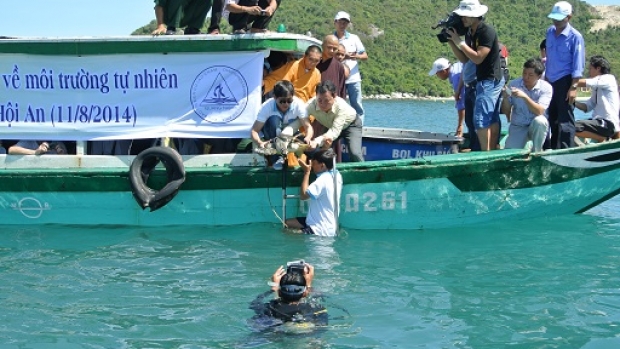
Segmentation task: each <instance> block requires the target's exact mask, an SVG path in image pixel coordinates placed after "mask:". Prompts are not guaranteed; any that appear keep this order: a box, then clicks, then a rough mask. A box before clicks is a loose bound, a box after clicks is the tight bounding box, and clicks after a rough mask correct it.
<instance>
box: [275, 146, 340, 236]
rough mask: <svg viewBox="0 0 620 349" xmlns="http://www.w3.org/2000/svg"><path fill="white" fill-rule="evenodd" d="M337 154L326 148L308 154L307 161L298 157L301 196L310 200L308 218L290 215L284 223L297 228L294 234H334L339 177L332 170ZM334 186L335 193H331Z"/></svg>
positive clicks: (338, 198)
mask: <svg viewBox="0 0 620 349" xmlns="http://www.w3.org/2000/svg"><path fill="white" fill-rule="evenodd" d="M335 157H336V153H334V151H333V149H331V148H328V149H325V150H319V151H317V152H315V153H313V154H312V155H311V156H310V157H309V163H305V162H304V161H303V160H301V159H299V160H298V161H299V165H300V166H301V168H302V169H303V171H304V178H303V180H302V182H301V187H300V197H301V199H302V200H308V199H309V200H310V203H309V204H308V215H307V217H297V218H290V219H287V220H286V222H285V223H286V226H287V227H288V228H290V229H296V230H297V231H296V232H297V233H302V234H309V235H319V236H335V235H336V233H337V230H338V226H337V225H338V219H337V216H338V214H339V209H338V206H339V204H340V193H341V191H342V176H341V175H340V173H339V172H338V171H336V170H335V169H334V162H335V161H334V159H335ZM311 172H314V173H315V174H316V180H315V181H314V182H312V184H310V173H311ZM334 187H336V188H337V193H335V192H334Z"/></svg>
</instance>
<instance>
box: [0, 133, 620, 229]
mask: <svg viewBox="0 0 620 349" xmlns="http://www.w3.org/2000/svg"><path fill="white" fill-rule="evenodd" d="M619 148H620V143H618V142H609V143H605V144H601V145H593V146H587V147H583V148H577V149H571V150H562V151H554V152H548V153H542V154H530V153H529V152H527V151H518V150H503V151H496V152H491V153H468V154H453V155H442V156H432V157H427V158H422V159H413V160H396V161H378V162H367V163H357V164H354V163H346V164H341V165H339V171H340V172H341V173H342V175H343V179H344V183H345V185H344V188H343V193H342V201H341V205H340V210H341V216H340V224H341V226H342V227H343V228H345V229H346V228H351V229H380V230H398V229H434V228H446V227H457V226H463V225H475V224H484V223H485V222H489V221H496V220H498V219H528V218H532V217H540V216H546V217H554V216H559V215H566V214H572V213H578V212H582V211H584V210H586V209H588V208H590V207H592V206H594V205H596V204H598V203H600V202H602V201H604V200H606V199H609V198H610V197H612V196H613V195H615V194H617V193H618V192H619V191H620V149H619ZM23 158H31V157H23ZM32 158H34V159H32V160H35V161H36V160H42V161H44V162H45V161H50V164H51V163H55V164H57V165H58V166H57V167H52V168H48V169H40V168H39V169H33V168H19V167H20V166H23V164H25V163H30V162H29V161H26V159H23V164H22V165H20V164H19V161H17V162H15V161H10V160H9V159H7V158H6V157H4V161H5V162H4V167H5V169H4V171H2V173H1V174H0V178H1V180H0V219H2V221H3V222H4V224H19V225H27V224H74V225H136V226H161V225H204V226H220V225H238V224H249V223H276V224H277V223H279V222H280V220H279V218H278V216H280V218H281V217H282V216H283V214H282V212H283V199H282V198H283V189H282V183H283V176H282V172H280V171H275V170H273V169H268V168H265V167H264V165H263V163H260V161H261V160H260V158H258V157H256V156H254V155H235V156H233V159H232V160H231V159H226V158H224V157H222V158H220V161H222V162H223V163H228V164H232V166H228V167H227V166H223V165H219V164H217V161H214V160H213V157H211V156H198V157H194V158H191V159H186V169H187V180H186V182H185V183H184V184H183V186H182V187H181V190H180V192H179V194H178V195H177V197H175V198H174V200H172V201H171V202H170V203H169V204H168V205H166V206H165V207H163V208H161V209H159V210H158V211H155V212H150V211H148V209H147V210H142V209H141V208H140V207H139V205H138V204H137V203H136V202H135V200H134V198H133V196H132V194H131V188H130V184H129V179H128V164H129V163H130V161H131V159H132V158H131V157H127V158H124V159H120V158H119V159H117V158H114V157H95V158H93V157H84V158H80V157H72V156H68V157H63V158H64V159H63V161H65V162H72V161H75V163H74V165H73V167H71V164H66V163H65V164H63V165H62V166H61V164H60V163H59V162H58V161H59V159H60V157H56V158H54V157H53V156H49V157H38V158H35V157H32ZM97 158H99V160H100V162H97ZM104 158H112V159H113V160H115V161H116V162H111V163H109V164H107V166H108V167H106V166H104V165H105V161H103V159H104ZM54 159H55V160H56V161H53V162H52V160H54ZM235 161H236V162H237V163H236V164H235ZM102 162H103V163H104V164H102ZM95 164H97V166H100V167H95ZM30 167H31V165H30ZM151 177H152V180H153V182H152V183H150V184H151V185H152V186H154V187H158V186H159V187H161V186H163V184H164V183H165V173H164V171H163V169H157V170H156V171H155V172H154V173H153V175H152V176H151ZM284 178H285V182H286V186H287V188H286V193H287V194H289V195H293V194H296V193H297V191H298V186H299V184H300V182H301V178H302V174H301V172H299V171H295V170H292V171H290V172H287V173H285V177H284ZM286 206H287V207H286V216H287V217H294V216H303V215H305V205H304V204H301V203H300V202H299V201H298V200H296V199H295V200H288V201H287V205H286Z"/></svg>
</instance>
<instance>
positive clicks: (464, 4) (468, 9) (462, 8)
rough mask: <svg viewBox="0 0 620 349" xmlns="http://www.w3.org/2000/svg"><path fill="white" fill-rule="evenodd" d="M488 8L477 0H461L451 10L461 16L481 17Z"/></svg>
mask: <svg viewBox="0 0 620 349" xmlns="http://www.w3.org/2000/svg"><path fill="white" fill-rule="evenodd" d="M487 11H489V8H488V7H487V6H485V5H481V4H480V1H478V0H463V1H461V3H460V4H459V7H457V8H456V10H454V11H452V12H454V13H456V14H457V15H459V16H461V17H482V16H484V15H485V14H486V13H487Z"/></svg>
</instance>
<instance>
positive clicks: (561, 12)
mask: <svg viewBox="0 0 620 349" xmlns="http://www.w3.org/2000/svg"><path fill="white" fill-rule="evenodd" d="M572 13H573V6H571V4H569V3H568V2H566V1H560V2H556V3H555V5H553V9H552V10H551V13H550V14H549V15H548V16H547V17H548V18H551V19H553V20H556V21H561V20H563V19H564V18H566V17H567V16H569V15H571V14H572Z"/></svg>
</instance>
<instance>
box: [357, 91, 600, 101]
mask: <svg viewBox="0 0 620 349" xmlns="http://www.w3.org/2000/svg"><path fill="white" fill-rule="evenodd" d="M363 98H364V99H368V100H392V99H395V100H413V101H432V102H435V101H437V102H445V101H453V100H454V97H433V96H417V95H414V94H413V93H403V92H392V93H391V94H389V95H388V94H378V95H368V96H364V97H363ZM589 98H590V96H577V100H578V101H580V102H583V101H586V100H588V99H589Z"/></svg>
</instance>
